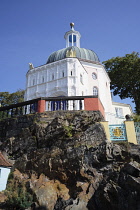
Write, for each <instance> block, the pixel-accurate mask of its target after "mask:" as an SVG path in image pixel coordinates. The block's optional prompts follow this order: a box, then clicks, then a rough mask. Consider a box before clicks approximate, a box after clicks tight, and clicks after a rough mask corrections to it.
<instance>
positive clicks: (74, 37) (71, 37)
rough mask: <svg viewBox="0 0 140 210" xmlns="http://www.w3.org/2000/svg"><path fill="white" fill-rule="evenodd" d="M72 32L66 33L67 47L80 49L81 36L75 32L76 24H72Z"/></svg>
mask: <svg viewBox="0 0 140 210" xmlns="http://www.w3.org/2000/svg"><path fill="white" fill-rule="evenodd" d="M70 26H71V30H70V31H68V32H66V33H65V36H64V38H65V39H66V47H71V46H76V47H80V38H81V34H80V33H79V32H78V31H75V30H74V23H70Z"/></svg>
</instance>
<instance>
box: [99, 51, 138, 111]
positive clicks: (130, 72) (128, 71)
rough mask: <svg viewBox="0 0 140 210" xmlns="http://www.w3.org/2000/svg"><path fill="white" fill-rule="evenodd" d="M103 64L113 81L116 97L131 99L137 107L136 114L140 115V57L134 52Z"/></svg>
mask: <svg viewBox="0 0 140 210" xmlns="http://www.w3.org/2000/svg"><path fill="white" fill-rule="evenodd" d="M103 64H104V65H105V68H106V70H107V72H108V74H109V77H110V79H111V89H112V90H113V94H114V95H119V96H120V98H121V99H125V98H128V97H129V98H131V99H132V101H133V102H135V105H136V113H137V114H140V57H139V53H136V52H133V53H131V54H126V55H125V56H124V57H115V58H111V59H109V60H107V61H104V62H103Z"/></svg>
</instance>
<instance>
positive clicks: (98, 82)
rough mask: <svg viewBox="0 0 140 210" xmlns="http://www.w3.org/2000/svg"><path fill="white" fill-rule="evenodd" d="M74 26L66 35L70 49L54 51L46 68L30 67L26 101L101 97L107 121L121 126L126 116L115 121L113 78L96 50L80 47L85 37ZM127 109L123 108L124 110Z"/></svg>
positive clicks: (27, 77)
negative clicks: (42, 98) (112, 93)
mask: <svg viewBox="0 0 140 210" xmlns="http://www.w3.org/2000/svg"><path fill="white" fill-rule="evenodd" d="M70 25H71V30H70V31H68V32H66V33H65V36H64V38H65V40H66V48H64V49H61V50H58V51H56V52H53V53H52V54H51V55H50V56H49V58H48V60H47V63H46V64H45V65H42V66H39V67H35V68H34V67H33V64H29V67H30V69H29V71H28V72H27V75H26V91H25V100H26V101H27V100H31V99H35V98H40V97H60V96H98V98H99V99H100V101H101V103H102V105H103V107H104V111H105V118H106V120H108V121H110V122H111V123H113V124H114V123H116V122H118V121H119V123H121V122H122V121H124V119H123V120H122V116H121V118H120V120H118V119H117V121H115V120H116V113H117V112H116V113H115V111H114V110H115V109H114V106H115V104H114V103H113V104H112V99H111V93H110V78H109V76H108V74H107V72H106V70H105V68H104V66H103V65H102V64H101V63H100V61H99V58H98V56H97V54H96V53H95V52H94V51H92V50H88V49H85V48H80V38H81V35H80V33H79V32H78V31H75V30H74V24H73V23H71V24H70ZM120 106H121V105H120ZM126 107H127V111H128V113H127V114H130V113H131V109H128V106H126ZM126 107H125V105H123V106H122V108H123V109H125V108H126ZM116 110H117V109H116ZM122 113H123V112H122ZM124 113H126V111H124ZM117 118H118V117H117ZM123 118H124V116H123Z"/></svg>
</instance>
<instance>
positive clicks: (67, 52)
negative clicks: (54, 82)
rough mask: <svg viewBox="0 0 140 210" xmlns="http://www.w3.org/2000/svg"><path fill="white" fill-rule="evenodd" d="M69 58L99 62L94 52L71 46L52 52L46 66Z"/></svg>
mask: <svg viewBox="0 0 140 210" xmlns="http://www.w3.org/2000/svg"><path fill="white" fill-rule="evenodd" d="M69 57H76V58H81V59H84V60H87V61H94V62H100V61H99V58H98V56H97V55H96V53H95V52H94V51H92V50H87V49H85V48H79V47H76V46H72V47H67V48H64V49H61V50H58V51H56V52H53V53H52V54H51V55H50V56H49V58H48V60H47V64H48V63H52V62H55V61H58V60H62V59H64V58H69Z"/></svg>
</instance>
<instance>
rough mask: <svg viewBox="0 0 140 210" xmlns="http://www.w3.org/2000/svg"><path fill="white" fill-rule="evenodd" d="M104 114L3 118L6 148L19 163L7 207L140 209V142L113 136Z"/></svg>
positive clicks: (0, 145)
mask: <svg viewBox="0 0 140 210" xmlns="http://www.w3.org/2000/svg"><path fill="white" fill-rule="evenodd" d="M101 120H103V119H102V116H101V115H100V113H99V112H85V111H83V112H82V111H81V112H78V111H77V112H53V113H51V112H48V113H43V114H36V115H26V116H22V117H18V118H15V119H8V120H4V121H1V122H0V150H1V151H2V152H3V154H6V155H7V157H8V159H9V160H11V161H13V163H14V164H13V168H12V172H11V174H10V176H9V180H8V184H7V190H6V191H5V192H3V193H1V197H0V198H1V209H27V208H28V209H44V210H45V209H46V210H47V209H48V210H64V209H65V210H70V209H71V210H87V209H89V210H123V209H124V208H125V209H126V210H140V200H139V198H140V153H139V151H140V147H139V146H136V145H130V144H127V143H126V142H125V143H119V144H114V143H111V142H109V141H108V140H107V139H106V135H105V133H104V129H103V127H102V125H101V124H100V121H101ZM3 194H4V198H3V199H2V195H3ZM30 206H31V207H30Z"/></svg>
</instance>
